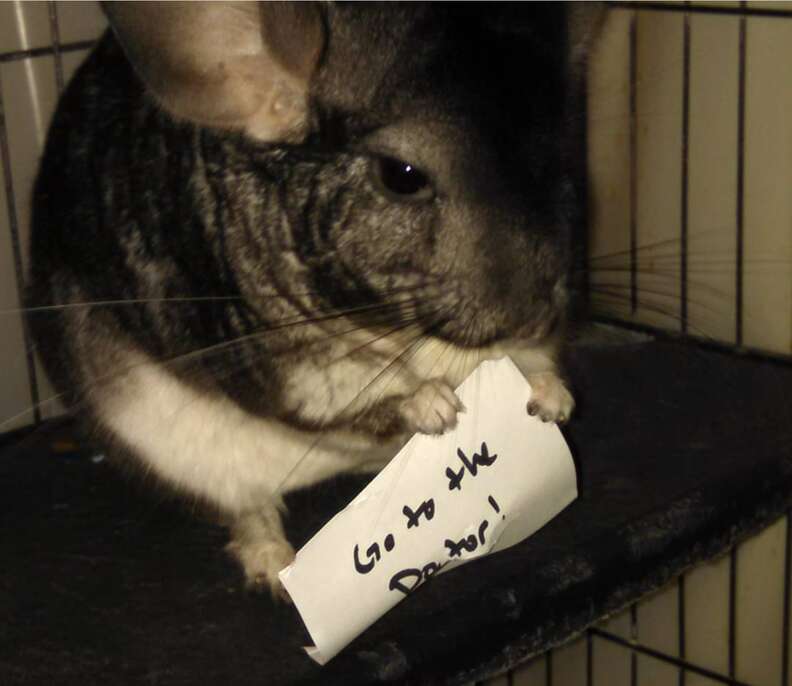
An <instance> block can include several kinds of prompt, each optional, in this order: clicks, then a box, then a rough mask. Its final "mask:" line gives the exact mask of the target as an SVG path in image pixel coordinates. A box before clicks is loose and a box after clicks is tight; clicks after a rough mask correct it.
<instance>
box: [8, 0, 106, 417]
mask: <svg viewBox="0 0 792 686" xmlns="http://www.w3.org/2000/svg"><path fill="white" fill-rule="evenodd" d="M51 12H52V13H53V14H51ZM53 15H54V16H53ZM103 27H104V18H103V17H102V15H101V13H100V11H99V8H98V4H97V3H95V2H69V3H47V2H0V53H2V54H3V55H5V58H4V59H3V61H2V62H0V96H2V104H3V110H4V114H5V133H6V140H7V143H8V155H7V156H6V155H5V154H3V155H2V165H0V185H2V188H3V189H4V191H5V192H0V331H2V333H0V364H1V365H2V373H1V374H0V432H3V431H7V430H10V429H14V428H18V427H21V426H25V425H27V424H29V423H30V422H31V421H32V419H33V411H32V405H33V402H34V397H35V395H38V398H39V401H40V403H41V404H40V411H41V413H42V416H44V417H46V416H51V415H52V414H56V413H58V412H59V411H60V406H59V404H58V403H57V400H50V399H51V398H53V396H54V395H55V392H54V391H53V390H52V388H51V386H50V385H49V383H48V382H47V380H46V378H45V377H44V375H43V373H42V372H41V370H40V369H38V368H37V369H36V372H37V374H36V383H35V384H33V383H32V380H31V375H30V372H29V369H28V364H27V356H26V354H25V341H24V334H23V328H22V318H21V317H20V314H19V312H18V308H19V305H20V303H19V290H18V282H17V270H16V266H17V264H18V263H21V264H22V266H23V267H24V265H25V264H26V262H27V257H26V245H27V239H28V229H29V224H30V190H31V186H32V183H33V179H34V177H35V173H36V166H37V163H38V157H39V154H40V151H41V148H42V145H43V143H44V138H45V135H46V131H47V126H48V123H49V120H50V117H51V116H52V111H53V109H54V107H55V103H56V101H57V97H58V76H57V75H58V70H60V72H61V73H62V74H63V78H64V80H68V78H69V77H70V76H71V74H72V73H73V71H74V69H75V68H76V67H77V65H78V64H79V63H80V62H81V61H82V59H84V57H85V54H86V51H85V50H80V51H71V50H69V49H68V48H69V46H70V45H71V44H74V43H75V42H80V41H85V40H91V39H95V38H96V37H97V36H98V35H99V34H100V33H101V31H102V29H103ZM56 37H57V38H59V41H60V43H61V44H62V45H63V46H64V48H65V51H64V52H63V53H62V54H61V56H60V58H59V59H57V60H56V58H55V57H54V56H53V55H52V54H49V55H41V56H36V57H24V56H23V55H22V54H20V53H21V51H26V50H35V49H37V48H46V47H48V46H51V45H53V44H54V43H55V42H56ZM10 53H17V54H16V55H13V54H10ZM9 190H10V192H8V191H9ZM12 223H13V224H14V225H15V227H16V231H15V232H12V230H11V225H12ZM14 234H16V236H14ZM14 238H16V239H17V240H16V241H15V240H14ZM15 243H16V245H15ZM40 316H46V315H40ZM33 389H35V390H33Z"/></svg>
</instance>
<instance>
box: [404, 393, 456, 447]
mask: <svg viewBox="0 0 792 686" xmlns="http://www.w3.org/2000/svg"><path fill="white" fill-rule="evenodd" d="M399 411H400V412H401V415H402V417H403V418H404V421H405V424H406V425H407V428H408V429H409V430H410V431H411V432H412V433H415V432H416V431H420V432H421V433H424V434H430V435H435V436H439V435H441V434H443V433H445V432H446V431H447V430H448V429H453V428H454V427H455V426H456V424H457V414H458V413H459V412H464V411H465V407H464V405H462V401H461V400H460V399H459V398H457V396H456V393H454V389H453V388H451V387H450V386H449V385H448V384H447V383H446V382H445V381H442V380H440V379H430V380H429V381H425V382H424V383H422V384H421V385H420V386H419V387H418V390H417V391H415V393H413V394H412V395H411V396H409V397H407V398H405V399H404V400H402V401H401V403H400V404H399Z"/></svg>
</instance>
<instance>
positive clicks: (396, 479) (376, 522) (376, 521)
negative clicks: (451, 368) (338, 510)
mask: <svg viewBox="0 0 792 686" xmlns="http://www.w3.org/2000/svg"><path fill="white" fill-rule="evenodd" d="M424 342H425V339H424V341H421V343H420V344H419V345H418V346H417V347H416V349H415V350H414V351H412V353H411V354H410V357H409V358H407V359H405V360H403V362H402V368H403V367H404V365H406V364H407V362H409V360H410V359H411V358H412V357H413V356H414V355H415V354H416V353H417V352H418V350H419V349H420V347H421V345H423V343H424ZM450 345H451V344H450V343H449V342H448V341H446V342H445V345H444V346H443V349H442V350H441V351H440V353H438V355H437V357H436V358H435V361H434V363H433V364H432V366H431V367H430V369H429V373H428V374H427V375H426V376H427V378H431V377H432V372H433V371H434V369H435V367H436V366H437V364H438V362H439V361H440V359H441V358H442V356H443V354H444V353H445V352H447V351H448V349H449V348H450ZM383 394H384V391H383V392H382V393H381V394H380V397H382V395H383ZM378 401H379V398H377V400H376V401H375V402H378ZM406 465H407V463H406V461H405V462H403V463H402V465H401V466H400V468H399V470H398V471H397V472H396V473H395V474H394V476H393V483H392V486H391V488H390V493H393V492H394V490H395V488H394V487H395V486H396V485H397V484H398V483H399V481H400V480H401V477H402V473H403V472H404V469H405V467H406ZM389 504H390V496H388V497H387V498H385V501H384V502H383V503H382V507H381V508H380V511H379V513H377V516H376V518H375V519H374V520H373V522H372V526H371V531H372V532H373V531H375V530H376V528H377V526H378V525H379V522H380V519H381V518H382V513H383V512H385V510H386V509H387V507H388V505H389Z"/></svg>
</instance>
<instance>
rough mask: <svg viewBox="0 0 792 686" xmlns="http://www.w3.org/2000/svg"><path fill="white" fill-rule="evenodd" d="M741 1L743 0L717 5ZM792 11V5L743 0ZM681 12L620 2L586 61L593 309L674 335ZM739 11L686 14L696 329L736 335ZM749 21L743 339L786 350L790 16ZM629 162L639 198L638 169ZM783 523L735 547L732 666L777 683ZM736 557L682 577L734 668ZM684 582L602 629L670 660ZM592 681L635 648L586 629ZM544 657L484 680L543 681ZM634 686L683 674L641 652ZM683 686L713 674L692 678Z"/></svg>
mask: <svg viewBox="0 0 792 686" xmlns="http://www.w3.org/2000/svg"><path fill="white" fill-rule="evenodd" d="M716 4H717V5H721V6H729V5H732V6H735V5H737V4H738V3H716ZM749 6H750V7H770V8H773V9H779V8H781V9H787V10H789V11H790V12H792V3H780V4H779V3H754V2H751V3H749ZM632 22H634V30H635V32H636V34H635V39H636V40H635V43H634V45H635V51H634V58H635V63H634V68H635V71H634V74H635V90H634V93H633V97H634V103H635V117H634V119H633V123H634V128H633V131H634V136H635V138H634V141H635V148H634V149H635V152H636V156H635V157H634V158H631V150H632V148H631V126H630V124H631V116H630V103H631V89H630V83H631V79H630V54H631V50H630V47H631V45H630V30H631V29H630V25H631V23H632ZM684 22H685V18H684V14H683V13H680V12H653V11H640V12H632V11H628V10H614V11H612V13H611V17H610V19H609V22H608V25H607V26H606V30H605V34H604V36H603V40H602V44H601V45H600V46H599V49H598V51H597V54H596V56H595V59H594V60H593V64H592V65H591V88H590V104H589V136H590V149H589V153H590V169H591V178H592V209H593V212H592V232H591V246H590V257H591V258H592V259H591V265H592V267H594V270H593V273H592V284H593V285H594V287H595V290H598V291H599V293H598V294H597V295H596V296H595V304H596V306H597V310H598V311H599V312H600V313H601V314H604V315H609V316H616V317H618V318H620V319H625V320H627V321H630V322H633V323H639V324H647V325H651V326H655V327H660V328H664V329H668V330H672V331H679V330H680V329H681V322H680V316H681V313H682V310H681V305H680V281H681V279H680V275H681V270H680V254H681V242H680V235H681V217H682V192H681V189H682V183H683V165H682V159H683V158H682V150H683V112H684V108H683V98H682V94H683V88H684V68H683V67H684V43H683V41H684V34H685V26H684ZM739 24H740V21H739V18H737V17H734V16H719V15H713V14H698V15H696V14H691V15H690V19H689V38H690V43H689V46H690V48H689V49H690V52H689V57H690V59H689V78H690V82H689V94H690V96H689V115H688V137H687V142H688V146H687V149H688V180H687V188H688V201H689V202H688V215H687V216H688V241H687V249H688V266H687V279H688V331H689V332H690V333H691V334H692V335H697V336H700V337H703V338H708V339H714V340H716V341H720V342H723V343H727V344H733V343H735V342H736V329H737V326H736V305H735V302H736V292H737V290H736V276H735V273H736V254H737V250H736V244H737V210H738V201H737V188H738V185H737V177H738V130H739V125H738V124H739V121H738V69H739V41H740V26H739ZM745 28H746V32H745V38H746V42H745V75H746V78H745V101H744V102H745V111H744V117H745V119H744V172H743V173H744V191H743V192H744V196H743V197H744V214H743V231H744V262H743V275H744V276H743V323H742V327H743V328H742V337H743V341H742V342H743V344H744V345H745V346H749V347H754V348H759V349H763V350H768V351H772V352H776V353H782V354H790V353H792V17H790V18H788V19H783V18H781V19H776V18H749V19H748V20H747V21H746V27H745ZM631 159H633V160H634V164H635V168H636V170H637V175H636V178H635V186H634V191H635V205H634V206H631V190H630V167H631ZM631 217H634V221H635V227H634V228H635V231H636V235H637V262H636V264H637V275H636V276H637V286H638V302H639V306H638V308H637V310H636V311H635V312H632V311H631V308H630V302H629V283H630V267H631V262H630V256H629V248H630V233H631ZM786 536H787V521H786V519H782V520H779V521H778V522H777V523H776V524H775V525H773V526H771V527H770V528H768V529H767V530H765V531H764V532H763V533H762V534H761V535H760V536H757V537H755V538H754V539H752V540H750V541H748V542H747V543H745V544H744V545H742V546H741V547H740V548H739V549H738V551H737V553H736V557H735V563H736V569H737V576H736V580H737V586H736V605H735V617H736V627H737V631H736V635H735V655H734V660H735V677H736V678H737V679H739V680H742V681H744V682H747V683H749V684H752V685H756V686H777V685H778V684H780V683H781V663H782V638H783V635H782V619H783V618H782V611H783V610H782V608H783V589H784V550H785V541H786ZM729 579H730V559H729V557H728V556H727V557H726V558H723V559H721V560H719V561H717V562H714V563H712V564H707V565H703V566H701V567H699V568H697V569H695V570H693V571H692V572H689V573H688V574H686V575H685V577H684V580H683V584H684V591H683V593H684V600H685V603H684V608H685V610H684V618H683V619H684V632H685V636H684V639H685V657H686V659H687V660H689V661H691V662H693V663H695V664H697V665H699V666H701V667H704V668H707V669H710V670H713V671H716V672H720V673H721V674H728V667H729V650H728V647H729V622H728V613H729ZM679 592H680V591H679V583H678V582H674V583H673V584H671V585H670V586H669V587H668V588H667V589H665V590H664V591H662V592H660V593H658V594H656V595H654V596H652V597H651V598H649V599H646V600H644V601H643V602H641V603H639V604H638V605H637V606H636V608H635V614H634V617H635V625H634V627H633V624H632V621H631V616H630V611H629V610H625V611H624V612H622V613H621V614H620V615H618V616H616V617H614V618H612V619H610V620H608V621H607V622H604V623H602V625H601V626H602V628H604V629H606V630H608V631H610V632H611V633H614V634H617V635H618V636H621V637H623V638H626V639H630V638H631V634H632V630H633V628H634V635H633V636H632V638H634V639H635V640H637V641H638V642H639V643H642V644H644V645H646V646H649V647H651V648H654V649H656V650H660V651H662V652H664V653H667V654H669V655H678V654H679V617H678V612H679ZM592 649H593V652H592V683H593V684H594V685H595V686H630V684H631V683H632V682H631V678H632V674H631V655H630V651H629V650H626V649H624V648H622V647H619V646H616V645H613V644H610V643H607V642H605V641H603V640H602V639H600V638H596V637H595V638H593V639H592ZM586 659H587V646H586V640H585V638H583V639H578V640H577V641H575V642H573V643H571V644H569V645H567V646H565V647H563V648H561V649H557V650H554V651H552V654H551V656H550V658H549V660H550V661H551V663H552V666H551V670H552V677H553V678H552V684H553V685H554V686H585V685H586V684H587V681H586ZM547 662H548V657H547V656H543V657H540V658H538V659H536V660H534V661H533V662H531V663H529V664H527V665H526V666H524V667H522V668H521V669H518V670H516V671H515V672H514V673H513V674H512V675H511V676H510V677H507V676H503V677H499V678H498V679H495V680H492V681H491V682H489V683H490V684H491V686H506V685H507V684H513V685H514V686H546V684H547V683H548V681H547V667H548V665H547ZM635 670H636V683H637V684H638V686H678V684H679V683H680V682H679V670H678V669H677V668H676V667H673V666H670V665H667V664H664V663H662V662H659V661H657V660H655V659H653V658H651V657H645V656H636V660H635ZM684 683H685V685H686V686H706V685H710V684H715V683H716V682H714V681H711V680H708V679H706V678H704V677H701V676H697V675H695V674H691V673H687V674H686V675H685V682H684Z"/></svg>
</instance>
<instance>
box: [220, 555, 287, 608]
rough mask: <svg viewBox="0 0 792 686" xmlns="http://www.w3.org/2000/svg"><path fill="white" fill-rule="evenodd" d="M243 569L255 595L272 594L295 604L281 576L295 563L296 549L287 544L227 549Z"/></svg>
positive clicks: (249, 587)
mask: <svg viewBox="0 0 792 686" xmlns="http://www.w3.org/2000/svg"><path fill="white" fill-rule="evenodd" d="M226 550H227V551H228V552H229V553H231V554H232V555H233V556H234V557H235V558H236V559H237V560H238V561H239V563H240V564H241V565H242V569H243V571H244V572H245V587H246V588H247V589H248V590H249V591H252V592H255V593H263V592H266V591H269V592H270V593H271V594H272V597H273V599H274V600H279V601H282V602H286V603H291V598H290V597H289V594H288V593H286V589H285V588H283V585H282V584H281V582H280V579H279V578H278V572H280V570H281V569H283V568H284V567H286V566H288V565H290V564H291V563H292V562H293V561H294V548H292V547H291V545H290V544H289V542H288V541H286V540H280V541H279V540H262V541H244V542H243V541H238V540H234V541H231V543H229V544H228V546H226Z"/></svg>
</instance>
